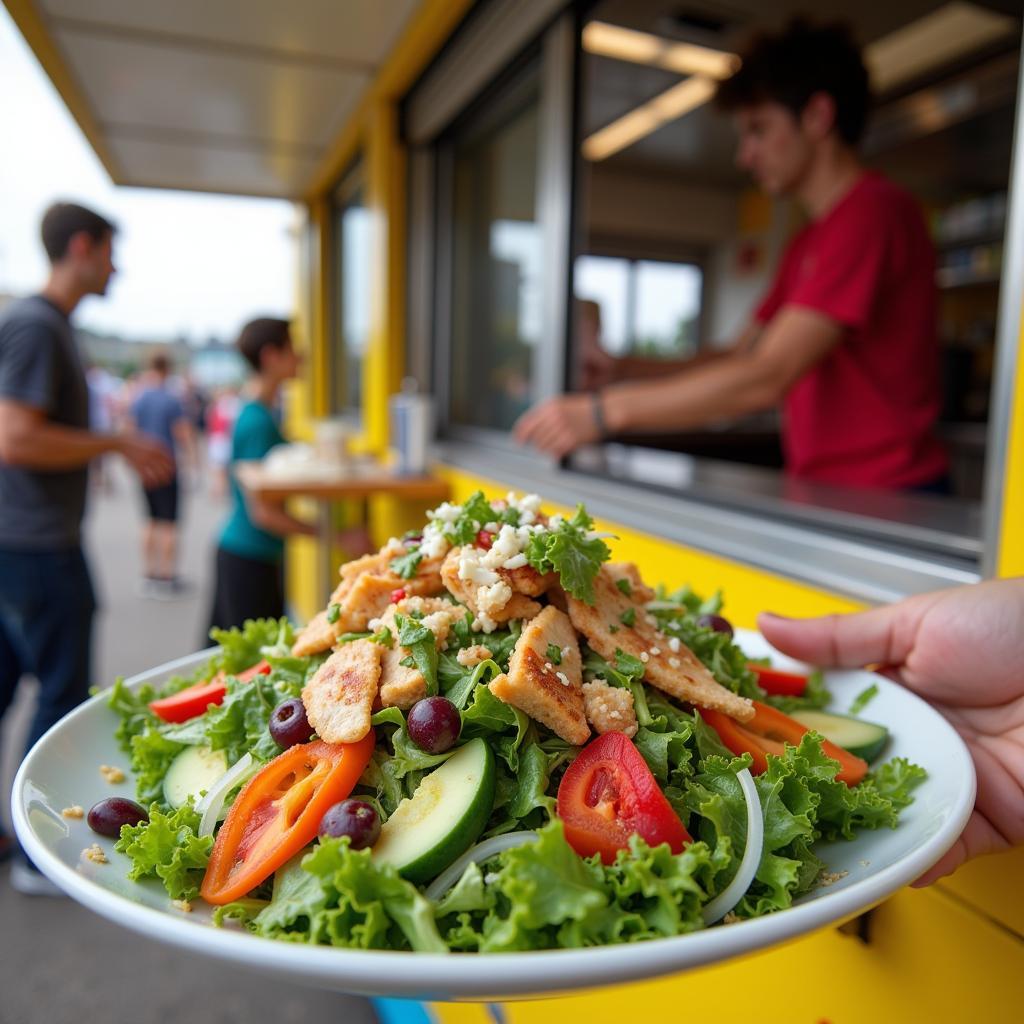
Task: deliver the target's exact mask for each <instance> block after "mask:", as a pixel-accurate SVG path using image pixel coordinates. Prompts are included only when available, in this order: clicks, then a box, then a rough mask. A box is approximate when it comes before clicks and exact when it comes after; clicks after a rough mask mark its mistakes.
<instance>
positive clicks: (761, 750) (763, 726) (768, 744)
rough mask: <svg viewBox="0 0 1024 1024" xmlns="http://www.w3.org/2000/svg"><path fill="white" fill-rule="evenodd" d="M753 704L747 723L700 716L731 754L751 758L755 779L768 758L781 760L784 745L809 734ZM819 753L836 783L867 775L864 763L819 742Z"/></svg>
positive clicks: (778, 713)
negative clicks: (830, 761)
mask: <svg viewBox="0 0 1024 1024" xmlns="http://www.w3.org/2000/svg"><path fill="white" fill-rule="evenodd" d="M753 703H754V708H755V712H756V713H755V714H754V717H753V718H752V719H751V720H750V721H749V722H737V721H736V720H735V719H734V718H730V717H729V716H728V715H725V714H722V712H721V711H711V710H710V709H709V708H701V709H700V715H701V718H703V719H704V721H705V722H707V723H708V725H710V726H711V728H712V729H714V730H715V732H717V733H718V736H719V738H720V739H721V741H722V742H723V743H724V744H725V745H726V746H727V747H728V748H729V749H730V750H731V751H732V752H733V753H734V754H736V755H737V756H739V755H740V754H751V755H752V756H753V758H754V763H753V765H752V766H751V768H750V770H751V771H752V772H753V773H754V774H755V775H760V774H761V772H763V771H767V770H768V758H767V755H768V754H777V755H779V756H781V755H782V754H783V752H784V749H783V748H784V745H785V744H786V743H788V744H789V745H790V746H793V747H795V746H798V745H799V743H800V740H801V739H802V738H803V736H804V733H807V732H810V730H809V729H808V728H807V727H806V726H805V725H801V724H800V723H799V722H798V721H797V720H796V719H795V718H790V717H789V715H784V714H783V713H782V712H781V711H778V710H776V709H775V708H771V707H769V706H768V705H767V704H762V703H761V702H760V701H758V700H755V701H754V702H753ZM821 749H822V750H823V751H824V752H825V753H826V754H827V755H828V756H829V757H831V758H834V759H835V760H836V761H838V762H839V766H840V767H839V774H838V775H836V778H837V779H839V781H840V782H845V783H846V784H847V785H848V786H856V785H857V783H858V782H860V781H861V779H863V778H864V776H865V775H867V773H868V765H867V762H866V761H862V760H861V759H860V758H859V757H855V756H854V755H853V754H851V753H850V752H849V751H847V750H843V748H842V747H837V746H836V745H835V744H834V743H830V742H829V741H828V740H826V739H823V740H822V741H821Z"/></svg>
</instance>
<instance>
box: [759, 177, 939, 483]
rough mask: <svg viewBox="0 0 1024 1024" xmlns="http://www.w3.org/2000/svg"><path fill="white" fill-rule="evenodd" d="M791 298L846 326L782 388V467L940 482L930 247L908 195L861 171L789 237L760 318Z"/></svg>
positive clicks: (811, 476)
mask: <svg viewBox="0 0 1024 1024" xmlns="http://www.w3.org/2000/svg"><path fill="white" fill-rule="evenodd" d="M788 305H795V306H806V307H807V308H808V309H814V310H817V311H818V312H819V313H823V314H824V315H825V316H827V317H829V318H830V319H831V320H834V321H836V322H837V323H839V324H841V325H842V326H844V327H846V328H847V330H846V331H845V332H844V336H843V339H842V341H840V342H839V344H837V345H836V346H835V347H834V348H833V349H832V350H831V351H830V352H829V354H828V355H827V356H826V357H825V358H824V359H823V360H822V361H821V362H820V363H818V364H817V365H816V366H814V367H813V368H812V369H811V370H809V371H808V372H807V373H806V374H804V376H803V377H801V378H800V379H799V380H798V381H797V382H796V384H794V385H793V387H792V388H790V390H789V393H788V394H787V395H786V399H785V407H784V418H783V448H784V450H785V454H786V470H787V472H788V473H790V474H792V475H793V476H797V477H801V478H803V479H806V480H817V481H821V482H823V483H832V484H843V485H847V486H851V487H885V488H907V487H913V486H915V485H917V484H924V483H929V482H931V481H933V480H937V479H938V478H940V477H941V476H942V475H943V474H944V473H945V472H946V471H947V469H948V463H947V460H946V453H945V450H944V449H943V447H942V445H941V443H940V442H939V440H938V438H937V437H936V434H935V421H936V419H937V418H938V415H939V408H940V402H941V399H940V393H939V365H938V357H939V351H938V345H937V339H936V292H935V251H934V249H933V248H932V243H931V239H930V238H929V236H928V231H927V229H926V227H925V224H924V219H923V218H922V216H921V212H920V210H919V209H918V207H917V204H916V202H915V201H914V199H913V198H912V197H911V196H910V195H908V194H907V193H906V192H904V191H903V190H902V189H900V188H898V187H897V186H896V185H894V184H893V183H892V182H890V181H887V180H886V179H885V178H883V177H882V176H881V175H879V174H875V173H866V174H865V175H864V176H863V177H861V178H860V179H859V180H858V181H857V183H856V184H855V185H854V186H853V188H851V189H850V191H849V192H847V194H846V195H845V196H844V197H843V198H842V199H841V200H840V201H839V202H838V203H837V204H836V205H835V206H834V207H833V208H832V209H831V210H830V211H829V212H828V213H827V214H826V215H825V216H824V217H822V218H821V219H820V220H817V221H812V222H811V223H810V224H808V225H807V226H806V227H805V228H804V229H803V230H802V231H800V232H799V233H798V234H797V235H796V236H795V237H794V238H793V239H792V241H791V242H790V243H789V245H788V246H787V248H786V251H785V254H784V255H783V258H782V262H781V264H780V265H779V269H778V272H777V274H776V276H775V280H774V282H773V283H772V286H771V288H770V289H769V291H768V294H767V295H766V296H765V298H764V300H763V301H762V302H761V305H760V306H759V307H758V309H757V312H756V314H755V315H756V317H757V319H758V320H759V321H761V322H766V321H768V320H770V319H771V318H772V317H773V316H775V314H776V313H777V312H778V311H779V310H780V309H781V308H782V307H783V306H788Z"/></svg>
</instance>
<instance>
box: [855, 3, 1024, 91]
mask: <svg viewBox="0 0 1024 1024" xmlns="http://www.w3.org/2000/svg"><path fill="white" fill-rule="evenodd" d="M1019 32H1020V22H1019V21H1018V19H1017V18H1014V17H1011V16H1010V15H1006V14H997V13H996V12H995V11H990V10H985V9H984V8H981V7H978V6H977V5H975V4H971V3H961V2H956V3H948V4H945V5H943V6H942V7H940V8H939V9H938V10H936V11H932V12H931V13H929V14H926V15H924V16H923V17H921V18H918V19H917V20H916V21H912V22H910V24H909V25H904V26H903V28H898V29H896V31H895V32H890V33H889V34H888V35H886V36H883V37H882V38H881V39H878V40H876V41H875V42H873V43H871V44H870V45H869V46H867V47H865V49H864V62H865V63H866V64H867V66H868V70H869V71H870V73H871V83H872V85H873V86H874V87H875V89H877V90H878V91H879V92H884V91H885V90H886V89H891V88H892V87H893V86H895V85H898V84H899V83H900V82H905V81H909V80H910V79H912V78H916V77H917V76H919V75H921V74H924V73H925V72H926V71H928V70H929V69H931V68H937V67H941V66H942V65H943V64H948V63H950V62H951V61H953V60H956V58H957V57H962V56H964V55H965V54H968V53H971V52H973V51H974V50H980V49H981V48H982V47H983V46H987V45H988V44H989V43H994V42H996V41H998V40H999V39H1003V38H1005V37H1007V36H1009V35H1011V34H1012V35H1017V34H1018V33H1019Z"/></svg>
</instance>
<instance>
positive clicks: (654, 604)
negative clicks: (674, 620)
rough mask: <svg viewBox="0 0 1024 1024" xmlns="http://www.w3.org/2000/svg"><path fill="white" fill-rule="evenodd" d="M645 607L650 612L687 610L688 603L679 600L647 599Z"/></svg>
mask: <svg viewBox="0 0 1024 1024" xmlns="http://www.w3.org/2000/svg"><path fill="white" fill-rule="evenodd" d="M644 607H645V608H646V609H647V610H648V611H649V612H671V611H679V610H682V611H685V610H686V605H685V604H679V602H678V601H647V602H646V603H645V604H644Z"/></svg>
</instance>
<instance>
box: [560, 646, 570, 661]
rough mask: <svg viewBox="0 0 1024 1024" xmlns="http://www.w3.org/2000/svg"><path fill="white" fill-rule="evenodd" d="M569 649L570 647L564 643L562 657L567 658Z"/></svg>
mask: <svg viewBox="0 0 1024 1024" xmlns="http://www.w3.org/2000/svg"><path fill="white" fill-rule="evenodd" d="M570 649H571V648H570V647H569V645H568V644H566V645H565V646H564V647H563V648H562V657H563V658H568V657H569V651H570Z"/></svg>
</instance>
